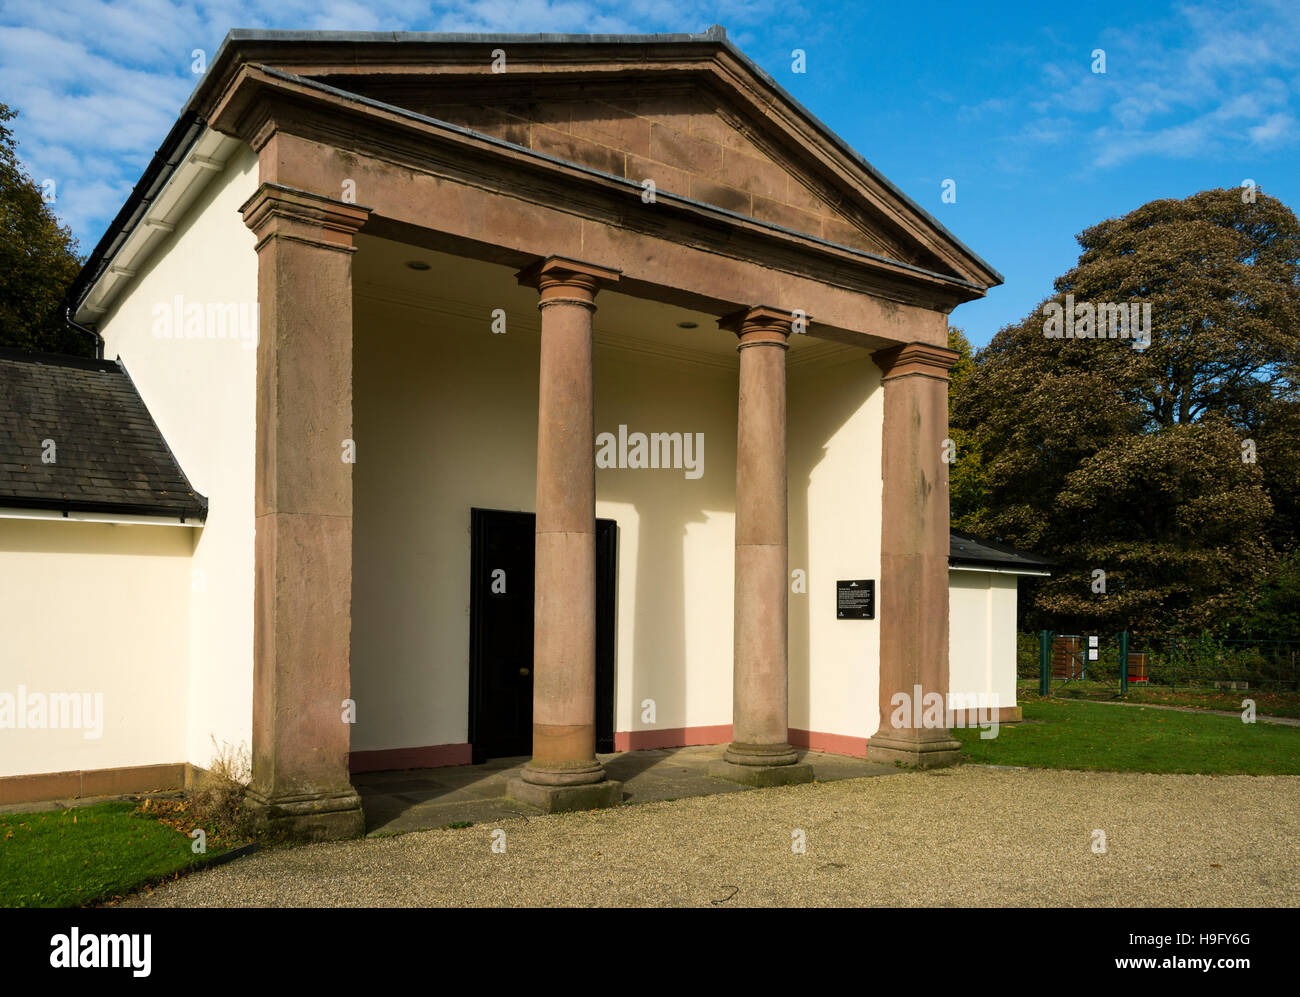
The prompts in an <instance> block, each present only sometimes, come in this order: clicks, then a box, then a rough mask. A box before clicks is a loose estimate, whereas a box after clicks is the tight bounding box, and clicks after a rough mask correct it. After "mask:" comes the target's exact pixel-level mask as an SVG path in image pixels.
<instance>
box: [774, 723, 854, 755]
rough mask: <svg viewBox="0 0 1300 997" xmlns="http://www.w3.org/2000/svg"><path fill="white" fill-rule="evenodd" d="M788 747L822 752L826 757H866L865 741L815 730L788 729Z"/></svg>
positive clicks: (846, 735)
mask: <svg viewBox="0 0 1300 997" xmlns="http://www.w3.org/2000/svg"><path fill="white" fill-rule="evenodd" d="M790 745H791V746H792V747H795V748H804V749H806V750H808V751H824V752H826V754H828V755H848V756H849V757H851V758H866V757H867V739H866V738H865V737H850V736H849V735H848V734H823V733H821V732H820V731H815V730H798V729H796V728H794V727H791V728H790Z"/></svg>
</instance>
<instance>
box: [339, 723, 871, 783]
mask: <svg viewBox="0 0 1300 997" xmlns="http://www.w3.org/2000/svg"><path fill="white" fill-rule="evenodd" d="M730 741H731V724H717V725H716V726H712V727H665V728H664V729H662V730H621V731H618V732H617V733H615V735H614V750H615V751H647V750H651V749H654V748H688V747H696V746H699V745H705V744H727V743H729V742H730ZM790 744H791V745H793V746H794V747H796V748H803V749H805V750H807V751H824V752H826V753H827V754H832V755H848V756H850V757H852V758H866V757H867V739H866V738H865V737H850V736H848V735H847V734H823V733H821V732H819V731H815V730H799V729H797V728H794V727H792V728H790ZM471 754H472V750H471V747H470V745H468V744H431V745H426V746H424V747H420V748H383V749H380V750H377V751H354V752H352V754H351V756H350V757H349V759H348V770H349V771H350V772H387V771H393V770H396V769H432V768H443V767H445V766H448V765H469V764H470V763H471Z"/></svg>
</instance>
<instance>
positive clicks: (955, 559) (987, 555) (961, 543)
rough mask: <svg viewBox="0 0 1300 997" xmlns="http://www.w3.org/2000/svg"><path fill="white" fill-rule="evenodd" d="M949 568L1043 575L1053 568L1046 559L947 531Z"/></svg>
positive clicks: (1005, 545)
mask: <svg viewBox="0 0 1300 997" xmlns="http://www.w3.org/2000/svg"><path fill="white" fill-rule="evenodd" d="M948 566H949V567H971V568H975V567H979V568H1003V569H1005V570H1008V571H1033V572H1044V573H1049V572H1050V571H1051V569H1052V568H1053V567H1054V565H1053V564H1052V562H1051V561H1049V560H1048V559H1047V558H1045V557H1039V556H1038V555H1037V554H1028V553H1026V552H1025V551H1023V550H1016V548H1014V547H1012V546H1009V545H1008V544H1001V543H995V542H993V541H992V540H980V539H979V538H978V537H973V536H971V535H970V534H969V533H962V532H960V531H959V530H949V531H948Z"/></svg>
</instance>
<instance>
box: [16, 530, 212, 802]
mask: <svg viewBox="0 0 1300 997" xmlns="http://www.w3.org/2000/svg"><path fill="white" fill-rule="evenodd" d="M194 534H195V531H194V530H191V529H187V528H184V527H179V526H125V525H113V524H105V523H72V522H60V521H57V520H55V521H45V520H18V519H0V626H2V627H3V631H4V635H5V636H4V650H3V653H2V654H0V696H11V697H14V699H13V700H11V701H10V703H11V706H10V708H11V709H12V708H14V707H15V706H16V705H17V700H18V697H19V696H20V690H19V686H23V687H25V695H26V698H27V701H28V702H29V703H30V702H31V701H32V699H33V698H34V696H33V694H39V695H41V696H44V697H48V696H49V695H50V694H52V693H62V694H66V693H76V694H81V697H82V699H81V702H82V703H83V705H84V704H85V703H86V700H85V695H86V694H89V695H90V696H92V697H94V696H99V697H101V698H100V702H101V703H102V707H103V713H102V724H100V725H98V726H99V727H100V733H99V736H98V737H93V736H92V737H87V736H86V735H87V733H91V734H93V733H94V731H93V730H89V729H87V725H89V724H90V722H91V721H90V714H89V713H87V714H83V716H82V718H81V723H82V724H83V727H82V728H80V729H69V728H57V727H53V726H50V725H49V724H50V723H52V721H51V720H47V726H46V727H44V728H42V729H32V728H30V727H27V728H19V729H15V728H14V727H10V726H9V724H10V723H16V718H13V717H9V718H6V719H5V720H4V721H3V722H4V726H3V727H0V777H3V776H12V775H32V774H39V773H46V772H71V771H80V770H86V769H103V768H119V767H128V766H134V765H156V764H164V763H169V762H180V761H183V760H184V756H185V702H186V692H187V680H188V673H187V668H186V661H187V658H188V648H187V641H188V638H187V614H188V603H189V591H190V589H189V573H190V567H189V566H190V552H191V549H192V544H193V541H194ZM47 702H48V699H47ZM92 703H93V700H92ZM0 709H3V708H2V707H0ZM92 712H93V706H92ZM66 719H67V720H69V721H71V720H75V719H76V718H75V717H73V716H72V714H70V713H69V714H68V716H67V718H66Z"/></svg>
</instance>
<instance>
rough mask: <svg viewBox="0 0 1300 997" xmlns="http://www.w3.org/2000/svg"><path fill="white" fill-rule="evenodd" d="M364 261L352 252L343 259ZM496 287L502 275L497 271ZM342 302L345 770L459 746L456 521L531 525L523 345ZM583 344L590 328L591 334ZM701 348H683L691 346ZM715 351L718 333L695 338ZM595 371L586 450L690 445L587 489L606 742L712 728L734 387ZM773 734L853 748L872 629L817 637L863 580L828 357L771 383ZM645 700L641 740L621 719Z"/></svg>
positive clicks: (873, 442) (469, 327)
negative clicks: (848, 739) (787, 490)
mask: <svg viewBox="0 0 1300 997" xmlns="http://www.w3.org/2000/svg"><path fill="white" fill-rule="evenodd" d="M363 251H364V250H363ZM501 279H502V280H503V281H510V280H511V275H510V274H509V272H507V271H504V270H503V271H502V277H501ZM399 299H400V296H397V295H388V294H386V293H385V292H384V291H383V290H382V289H381V288H378V287H372V288H369V289H367V288H364V287H363V288H360V289H359V290H358V293H357V296H356V316H357V319H356V321H357V331H356V337H355V347H354V351H355V352H354V384H355V389H354V412H355V426H356V437H357V446H358V451H357V453H358V462H357V465H356V468H355V471H354V477H353V483H354V500H355V505H354V534H353V536H354V542H353V614H352V635H353V636H352V690H353V695H354V697H355V698H356V700H357V704H358V723H357V725H356V727H355V728H354V730H353V749H354V750H356V751H368V750H377V749H384V748H399V747H421V746H428V745H440V744H462V743H464V742H465V740H466V738H467V736H468V734H467V726H468V723H467V715H468V696H469V665H468V659H469V639H470V638H469V571H470V509H471V508H473V507H480V508H490V509H505V510H517V511H532V510H533V508H534V490H535V482H536V478H535V475H536V433H537V350H538V334H537V328H536V324H535V322H534V323H532V324H531V325H529V324H527V323H525V322H522V321H520V320H517V319H515V318H512V319H511V323H510V327H509V328H510V331H509V333H508V334H507V335H492V334H491V332H490V331H489V326H488V324H487V322H486V321H484V320H482V319H476V318H471V317H468V316H465V315H458V314H453V313H452V312H451V311H450V310H449V311H447V312H443V311H434V310H431V309H428V308H425V307H420V306H418V305H417V304H416V303H412V302H409V301H407V300H406V299H400V300H399ZM597 325H598V328H599V320H598V323H597ZM704 334H705V333H702V335H704ZM708 334H716V335H722V334H721V333H708ZM604 338H605V337H601V340H598V346H597V352H596V400H597V401H596V431H597V433H602V432H610V433H617V431H618V427H619V425H620V424H621V425H625V426H627V427H628V430H629V432H637V431H641V432H647V433H649V432H679V433H702V434H703V435H704V473H703V475H702V476H701V477H700V478H698V479H697V480H690V479H687V478H686V477H685V474H684V473H683V471H681V470H676V469H672V470H667V469H664V470H655V469H640V470H638V469H599V470H598V471H597V476H596V492H597V503H596V513H597V515H598V516H600V517H602V518H610V519H614V520H616V521H617V523H618V525H619V549H618V582H617V584H618V618H617V629H616V633H617V638H616V639H617V645H616V664H615V669H616V683H615V730H617V731H620V732H626V731H646V730H665V729H669V730H671V729H677V728H683V727H713V726H724V725H727V724H730V723H731V710H732V700H731V685H732V619H733V588H734V578H733V573H734V567H733V566H734V541H735V517H734V505H735V460H736V405H737V398H736V395H737V381H736V378H737V369H736V360H735V358H734V353H732V352H731V351H729V350H728V351H726V353H725V354H724V355H723V356H722V357H720V358H710V359H709V360H707V361H705V362H699V363H696V362H691V361H689V360H683V359H677V358H669V357H664V356H659V357H652V356H648V355H647V354H646V353H645V352H644V351H641V350H638V351H637V352H630V351H627V350H623V349H620V348H617V347H615V346H603V345H600V343H601V341H603V340H604ZM790 385H791V388H790V391H791V394H790V413H791V415H790V468H791V473H790V486H791V520H790V522H791V566H792V567H802V568H803V569H804V570H806V571H807V572H808V593H807V594H806V595H803V594H800V595H792V596H791V679H790V686H791V713H790V717H791V721H790V722H791V726H793V727H796V728H802V729H810V730H814V731H818V732H823V733H833V734H844V735H848V736H856V737H866V736H868V735H869V734H870V733H872V731H873V729H874V728H875V726H876V723H877V720H878V711H877V708H876V695H877V684H878V677H877V666H876V662H877V660H878V643H877V640H878V626H877V624H876V622H875V621H838V620H836V619H835V616H834V609H833V605H834V592H835V580H836V579H837V578H856V577H868V578H879V573H880V571H879V565H880V551H879V533H880V492H881V480H880V419H881V392H880V391H879V390H877V389H878V387H879V373H878V371H877V368H876V367H875V365H874V364H872V363H871V361H870V359H869V358H867V357H865V356H861V357H857V356H853V355H851V354H849V355H840V356H838V357H837V358H836V359H835V360H834V361H833V362H830V363H827V362H822V363H820V364H816V363H815V364H813V365H810V366H808V367H807V368H806V369H805V368H796V369H795V370H793V371H792V372H791V378H790ZM646 700H653V701H654V710H655V719H654V722H653V723H650V722H645V721H643V720H642V714H643V709H644V706H643V704H644V703H645V701H646Z"/></svg>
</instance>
